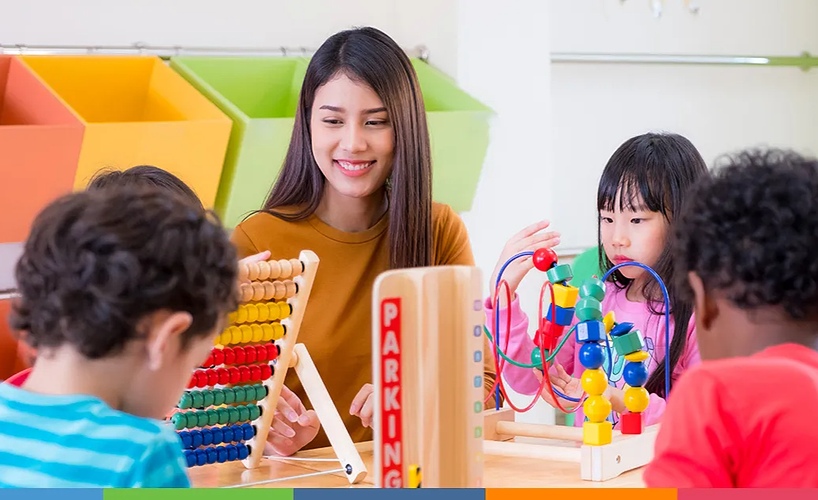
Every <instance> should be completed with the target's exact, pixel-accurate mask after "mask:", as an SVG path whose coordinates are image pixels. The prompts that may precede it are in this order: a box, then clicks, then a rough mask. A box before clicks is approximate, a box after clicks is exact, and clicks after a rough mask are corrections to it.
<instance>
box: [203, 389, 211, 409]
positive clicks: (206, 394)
mask: <svg viewBox="0 0 818 500" xmlns="http://www.w3.org/2000/svg"><path fill="white" fill-rule="evenodd" d="M203 396H204V397H203V399H204V403H203V404H202V407H203V408H209V407H211V406H213V391H204V395H203Z"/></svg>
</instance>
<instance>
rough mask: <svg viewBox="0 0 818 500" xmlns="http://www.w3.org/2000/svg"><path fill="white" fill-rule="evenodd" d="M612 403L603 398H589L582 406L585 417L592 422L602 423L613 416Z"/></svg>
mask: <svg viewBox="0 0 818 500" xmlns="http://www.w3.org/2000/svg"><path fill="white" fill-rule="evenodd" d="M611 409H612V407H611V402H610V401H608V400H607V399H606V398H604V397H602V396H588V399H586V400H585V403H583V405H582V410H583V411H584V412H585V416H586V417H588V420H590V421H591V422H602V421H603V420H605V419H606V418H608V415H610V414H611Z"/></svg>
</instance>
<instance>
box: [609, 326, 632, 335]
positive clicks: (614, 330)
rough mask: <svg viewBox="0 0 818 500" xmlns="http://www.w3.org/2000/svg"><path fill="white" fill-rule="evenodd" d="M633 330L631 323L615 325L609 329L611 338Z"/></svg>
mask: <svg viewBox="0 0 818 500" xmlns="http://www.w3.org/2000/svg"><path fill="white" fill-rule="evenodd" d="M631 330H633V323H617V324H616V325H614V327H613V328H611V337H619V336H620V335H625V334H626V333H628V332H629V331H631Z"/></svg>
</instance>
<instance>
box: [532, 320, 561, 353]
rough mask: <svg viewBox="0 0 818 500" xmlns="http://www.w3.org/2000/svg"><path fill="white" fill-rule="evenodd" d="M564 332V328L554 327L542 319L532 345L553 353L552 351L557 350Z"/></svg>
mask: <svg viewBox="0 0 818 500" xmlns="http://www.w3.org/2000/svg"><path fill="white" fill-rule="evenodd" d="M564 331H565V327H564V326H560V325H555V324H553V323H551V322H550V321H548V320H547V319H545V318H543V320H542V327H541V328H540V329H539V330H537V334H536V335H535V336H534V344H536V346H537V347H540V346H542V348H543V349H545V350H546V351H551V352H553V351H554V349H556V348H557V344H558V343H559V340H560V337H562V334H563V332H564Z"/></svg>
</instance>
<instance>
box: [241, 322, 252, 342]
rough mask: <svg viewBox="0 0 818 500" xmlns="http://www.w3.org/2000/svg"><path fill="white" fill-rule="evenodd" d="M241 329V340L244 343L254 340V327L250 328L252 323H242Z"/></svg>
mask: <svg viewBox="0 0 818 500" xmlns="http://www.w3.org/2000/svg"><path fill="white" fill-rule="evenodd" d="M239 330H241V340H240V342H241V343H242V344H246V343H248V342H250V341H251V340H253V329H252V328H250V325H241V326H240V327H239Z"/></svg>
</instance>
